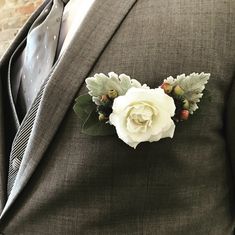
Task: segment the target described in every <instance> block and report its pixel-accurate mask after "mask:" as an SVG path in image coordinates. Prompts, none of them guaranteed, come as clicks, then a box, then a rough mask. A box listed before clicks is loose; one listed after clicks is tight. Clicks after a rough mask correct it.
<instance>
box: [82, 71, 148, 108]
mask: <svg viewBox="0 0 235 235" xmlns="http://www.w3.org/2000/svg"><path fill="white" fill-rule="evenodd" d="M86 85H87V88H88V89H89V95H91V96H92V100H93V102H95V104H97V105H100V104H101V103H100V97H101V96H102V95H105V94H108V92H109V91H110V90H116V91H117V92H118V96H120V95H125V94H126V92H127V91H128V90H129V89H130V88H131V87H137V88H138V87H142V85H141V84H140V83H139V82H138V81H137V80H135V79H131V78H130V77H129V76H127V75H126V74H120V75H119V76H118V75H117V74H116V73H114V72H110V73H108V76H106V75H105V74H103V73H99V74H95V75H94V77H89V78H87V79H86ZM144 87H146V85H144Z"/></svg>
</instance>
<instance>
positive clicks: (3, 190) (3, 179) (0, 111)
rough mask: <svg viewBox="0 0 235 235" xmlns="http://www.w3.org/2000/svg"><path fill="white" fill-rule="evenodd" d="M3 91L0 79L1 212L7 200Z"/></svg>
mask: <svg viewBox="0 0 235 235" xmlns="http://www.w3.org/2000/svg"><path fill="white" fill-rule="evenodd" d="M2 101H3V93H2V82H1V80H0V212H1V211H2V210H3V206H4V204H5V202H6V201H5V200H6V177H7V176H6V173H7V172H6V170H7V164H6V154H5V143H4V139H5V130H4V128H3V121H4V120H3V118H4V117H3V102H2Z"/></svg>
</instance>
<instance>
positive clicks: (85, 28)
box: [0, 0, 137, 219]
mask: <svg viewBox="0 0 235 235" xmlns="http://www.w3.org/2000/svg"><path fill="white" fill-rule="evenodd" d="M136 1H137V0H128V1H127V0H119V1H116V0H109V1H105V3H104V1H103V0H96V1H95V3H94V5H93V6H92V8H91V10H90V11H89V13H88V15H87V17H86V19H85V20H84V22H83V24H82V25H81V27H80V29H79V30H78V32H77V33H76V35H75V37H74V38H73V40H72V42H71V43H70V46H69V47H68V49H67V51H66V52H65V53H64V54H63V55H62V57H61V58H60V59H59V60H58V61H57V62H56V64H55V65H54V67H53V70H52V73H51V74H50V75H49V76H50V78H49V82H48V84H47V86H46V88H45V90H44V93H43V96H42V100H41V102H40V105H39V108H38V112H37V115H36V118H35V122H34V126H33V129H32V132H31V136H30V138H29V141H28V145H27V147H26V150H25V153H24V156H23V159H22V162H21V166H20V169H19V172H18V174H17V177H16V180H15V184H14V186H13V188H12V191H11V194H10V195H9V197H8V200H7V203H6V205H5V207H4V209H3V212H2V214H1V216H0V219H1V218H2V217H3V216H4V215H5V213H6V211H7V210H8V209H9V208H10V206H11V205H12V204H13V202H14V201H15V200H16V198H17V196H18V195H19V193H20V192H21V191H22V189H23V187H24V186H25V185H26V183H27V182H28V180H29V179H30V177H31V176H32V174H33V172H34V171H35V169H36V167H37V165H38V163H39V162H40V160H41V158H42V156H43V154H44V153H45V151H46V149H47V148H48V145H50V143H51V141H52V140H53V136H54V135H55V133H56V131H57V129H58V127H59V125H60V123H61V121H62V120H63V118H64V116H65V114H66V112H67V110H68V108H69V107H70V106H71V103H72V102H73V101H74V99H75V95H76V94H77V92H78V91H79V89H80V88H81V86H82V85H83V83H84V80H85V78H86V77H87V76H88V74H89V71H90V70H91V69H92V67H93V65H94V64H95V62H96V60H97V59H98V57H99V55H100V54H101V53H102V51H103V50H104V48H105V46H106V45H107V43H108V41H109V40H110V39H111V37H112V36H113V34H114V33H115V31H116V30H117V28H118V27H119V26H120V24H121V22H122V21H123V19H124V18H125V16H126V15H127V14H128V12H129V10H130V9H131V8H132V6H133V5H134V4H135V2H136ZM28 116H30V111H29V112H28V114H27V116H26V118H25V119H26V120H27V118H28ZM19 131H23V130H22V129H21V128H20V129H19ZM16 141H17V140H16Z"/></svg>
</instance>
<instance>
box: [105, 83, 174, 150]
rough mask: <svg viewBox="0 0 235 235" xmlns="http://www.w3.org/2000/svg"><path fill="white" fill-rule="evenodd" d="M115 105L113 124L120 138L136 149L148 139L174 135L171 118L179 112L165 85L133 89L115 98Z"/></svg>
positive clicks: (111, 120) (111, 117)
mask: <svg viewBox="0 0 235 235" xmlns="http://www.w3.org/2000/svg"><path fill="white" fill-rule="evenodd" d="M112 108H113V112H112V113H111V114H110V116H109V122H110V124H112V125H114V126H115V128H116V131H117V134H118V137H119V138H120V139H121V140H123V141H124V142H125V143H126V144H128V145H129V146H131V147H133V148H136V146H137V145H138V144H139V143H141V142H144V141H149V142H153V141H158V140H160V139H161V138H166V137H171V138H172V137H173V135H174V131H175V124H174V122H173V120H172V119H171V117H173V116H174V114H175V108H176V107H175V103H174V100H173V98H171V97H170V96H168V95H166V94H165V93H164V91H163V89H161V88H156V89H150V88H135V87H133V88H130V89H129V90H128V91H127V93H126V94H125V95H123V96H119V97H117V98H116V99H114V103H113V107H112Z"/></svg>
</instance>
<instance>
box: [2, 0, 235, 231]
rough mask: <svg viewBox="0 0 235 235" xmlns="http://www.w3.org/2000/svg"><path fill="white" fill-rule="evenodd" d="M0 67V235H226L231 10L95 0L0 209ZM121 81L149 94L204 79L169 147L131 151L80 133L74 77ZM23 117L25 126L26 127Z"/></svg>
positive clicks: (232, 218) (234, 151)
mask: <svg viewBox="0 0 235 235" xmlns="http://www.w3.org/2000/svg"><path fill="white" fill-rule="evenodd" d="M44 7H45V3H44V4H42V6H41V7H39V9H38V10H37V11H36V12H35V13H34V14H33V15H32V17H31V18H30V19H29V20H28V21H27V23H26V24H25V26H24V27H23V29H22V30H21V31H20V33H19V34H18V36H17V37H16V39H15V40H14V42H13V43H12V45H11V46H10V48H9V49H8V50H7V52H6V54H5V55H4V57H3V58H2V61H1V64H0V76H1V80H0V92H1V93H0V95H1V97H0V102H1V104H0V105H1V106H0V212H1V215H0V231H2V232H3V233H4V234H12V235H13V234H14V235H15V234H30V235H31V234H63V235H64V234H85V235H87V234H88V235H93V234H102V235H103V234H104V235H106V234H110V235H124V234H128V235H134V234H136V235H137V234H150V235H152V234H154V235H155V234H157V235H172V234H174V235H198V234H200V235H208V234H209V235H210V234H211V235H231V234H233V228H234V226H235V214H234V212H235V195H234V176H233V172H234V170H235V169H234V166H235V142H234V138H235V134H234V133H235V122H234V118H235V84H234V75H235V66H234V65H235V26H234V25H235V17H234V15H235V2H234V0H224V1H220V0H215V1H208V0H198V1H188V0H179V1H175V0H160V1H156V0H118V1H117V0H96V2H95V4H94V6H93V7H92V9H91V11H90V12H89V14H88V16H87V17H86V19H85V21H84V22H83V24H82V27H81V28H80V30H79V31H78V32H77V35H76V36H75V38H74V40H73V42H72V43H71V45H70V46H69V48H68V50H67V51H66V53H65V54H64V56H63V57H62V58H61V60H59V61H57V63H56V64H55V66H54V67H53V69H52V71H51V73H50V74H49V76H50V80H49V83H48V84H47V87H46V89H45V92H44V95H43V98H42V101H41V103H40V106H39V111H38V114H37V116H36V120H35V123H34V126H33V130H32V134H31V136H30V139H29V142H28V145H27V148H26V151H25V154H24V157H23V161H22V163H21V166H20V170H19V173H18V176H17V179H16V184H15V186H14V187H13V189H12V193H11V195H10V196H9V198H8V200H7V199H6V179H7V168H8V166H7V164H8V156H7V151H6V144H5V142H6V139H7V138H8V135H9V133H11V126H9V125H7V123H8V117H7V115H6V113H7V110H8V108H9V107H8V103H7V101H6V100H7V94H6V92H5V86H4V84H5V83H6V82H5V81H6V79H7V65H8V62H9V58H10V55H11V54H12V53H13V51H14V50H15V48H16V47H17V45H19V43H20V42H21V41H22V40H23V38H24V37H25V36H26V34H27V31H28V29H29V27H30V25H32V23H33V22H34V20H35V18H36V17H37V16H38V15H39V13H40V12H41V11H42V10H43V9H44ZM110 71H114V72H116V73H125V74H128V75H130V76H131V77H132V78H135V79H137V80H139V81H140V82H141V83H147V84H148V85H149V86H151V87H157V86H158V85H160V84H161V82H162V81H163V79H164V78H166V77H167V76H169V75H173V76H175V75H177V74H181V73H186V74H189V73H191V72H201V71H204V72H210V73H211V79H210V82H209V83H208V85H207V89H208V90H209V91H208V92H205V95H204V98H203V100H202V101H201V103H200V109H199V110H198V111H197V112H196V113H195V114H194V115H193V116H192V117H191V118H190V120H189V121H187V122H184V123H183V124H179V125H178V126H177V129H176V132H175V136H174V138H173V139H163V140H160V141H159V142H154V143H142V144H141V145H140V146H138V147H137V149H136V150H134V149H132V148H130V147H129V146H127V145H126V144H124V143H123V142H122V141H120V140H119V139H118V138H117V137H116V136H107V137H91V136H87V135H84V134H82V133H81V122H80V120H79V119H78V118H77V116H76V115H75V114H74V112H73V109H72V106H73V104H74V99H75V97H77V96H78V95H80V94H83V93H86V92H87V90H86V87H85V84H84V79H85V78H86V77H88V76H91V75H94V74H95V73H98V72H103V73H108V72H110ZM26 118H27V117H26Z"/></svg>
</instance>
